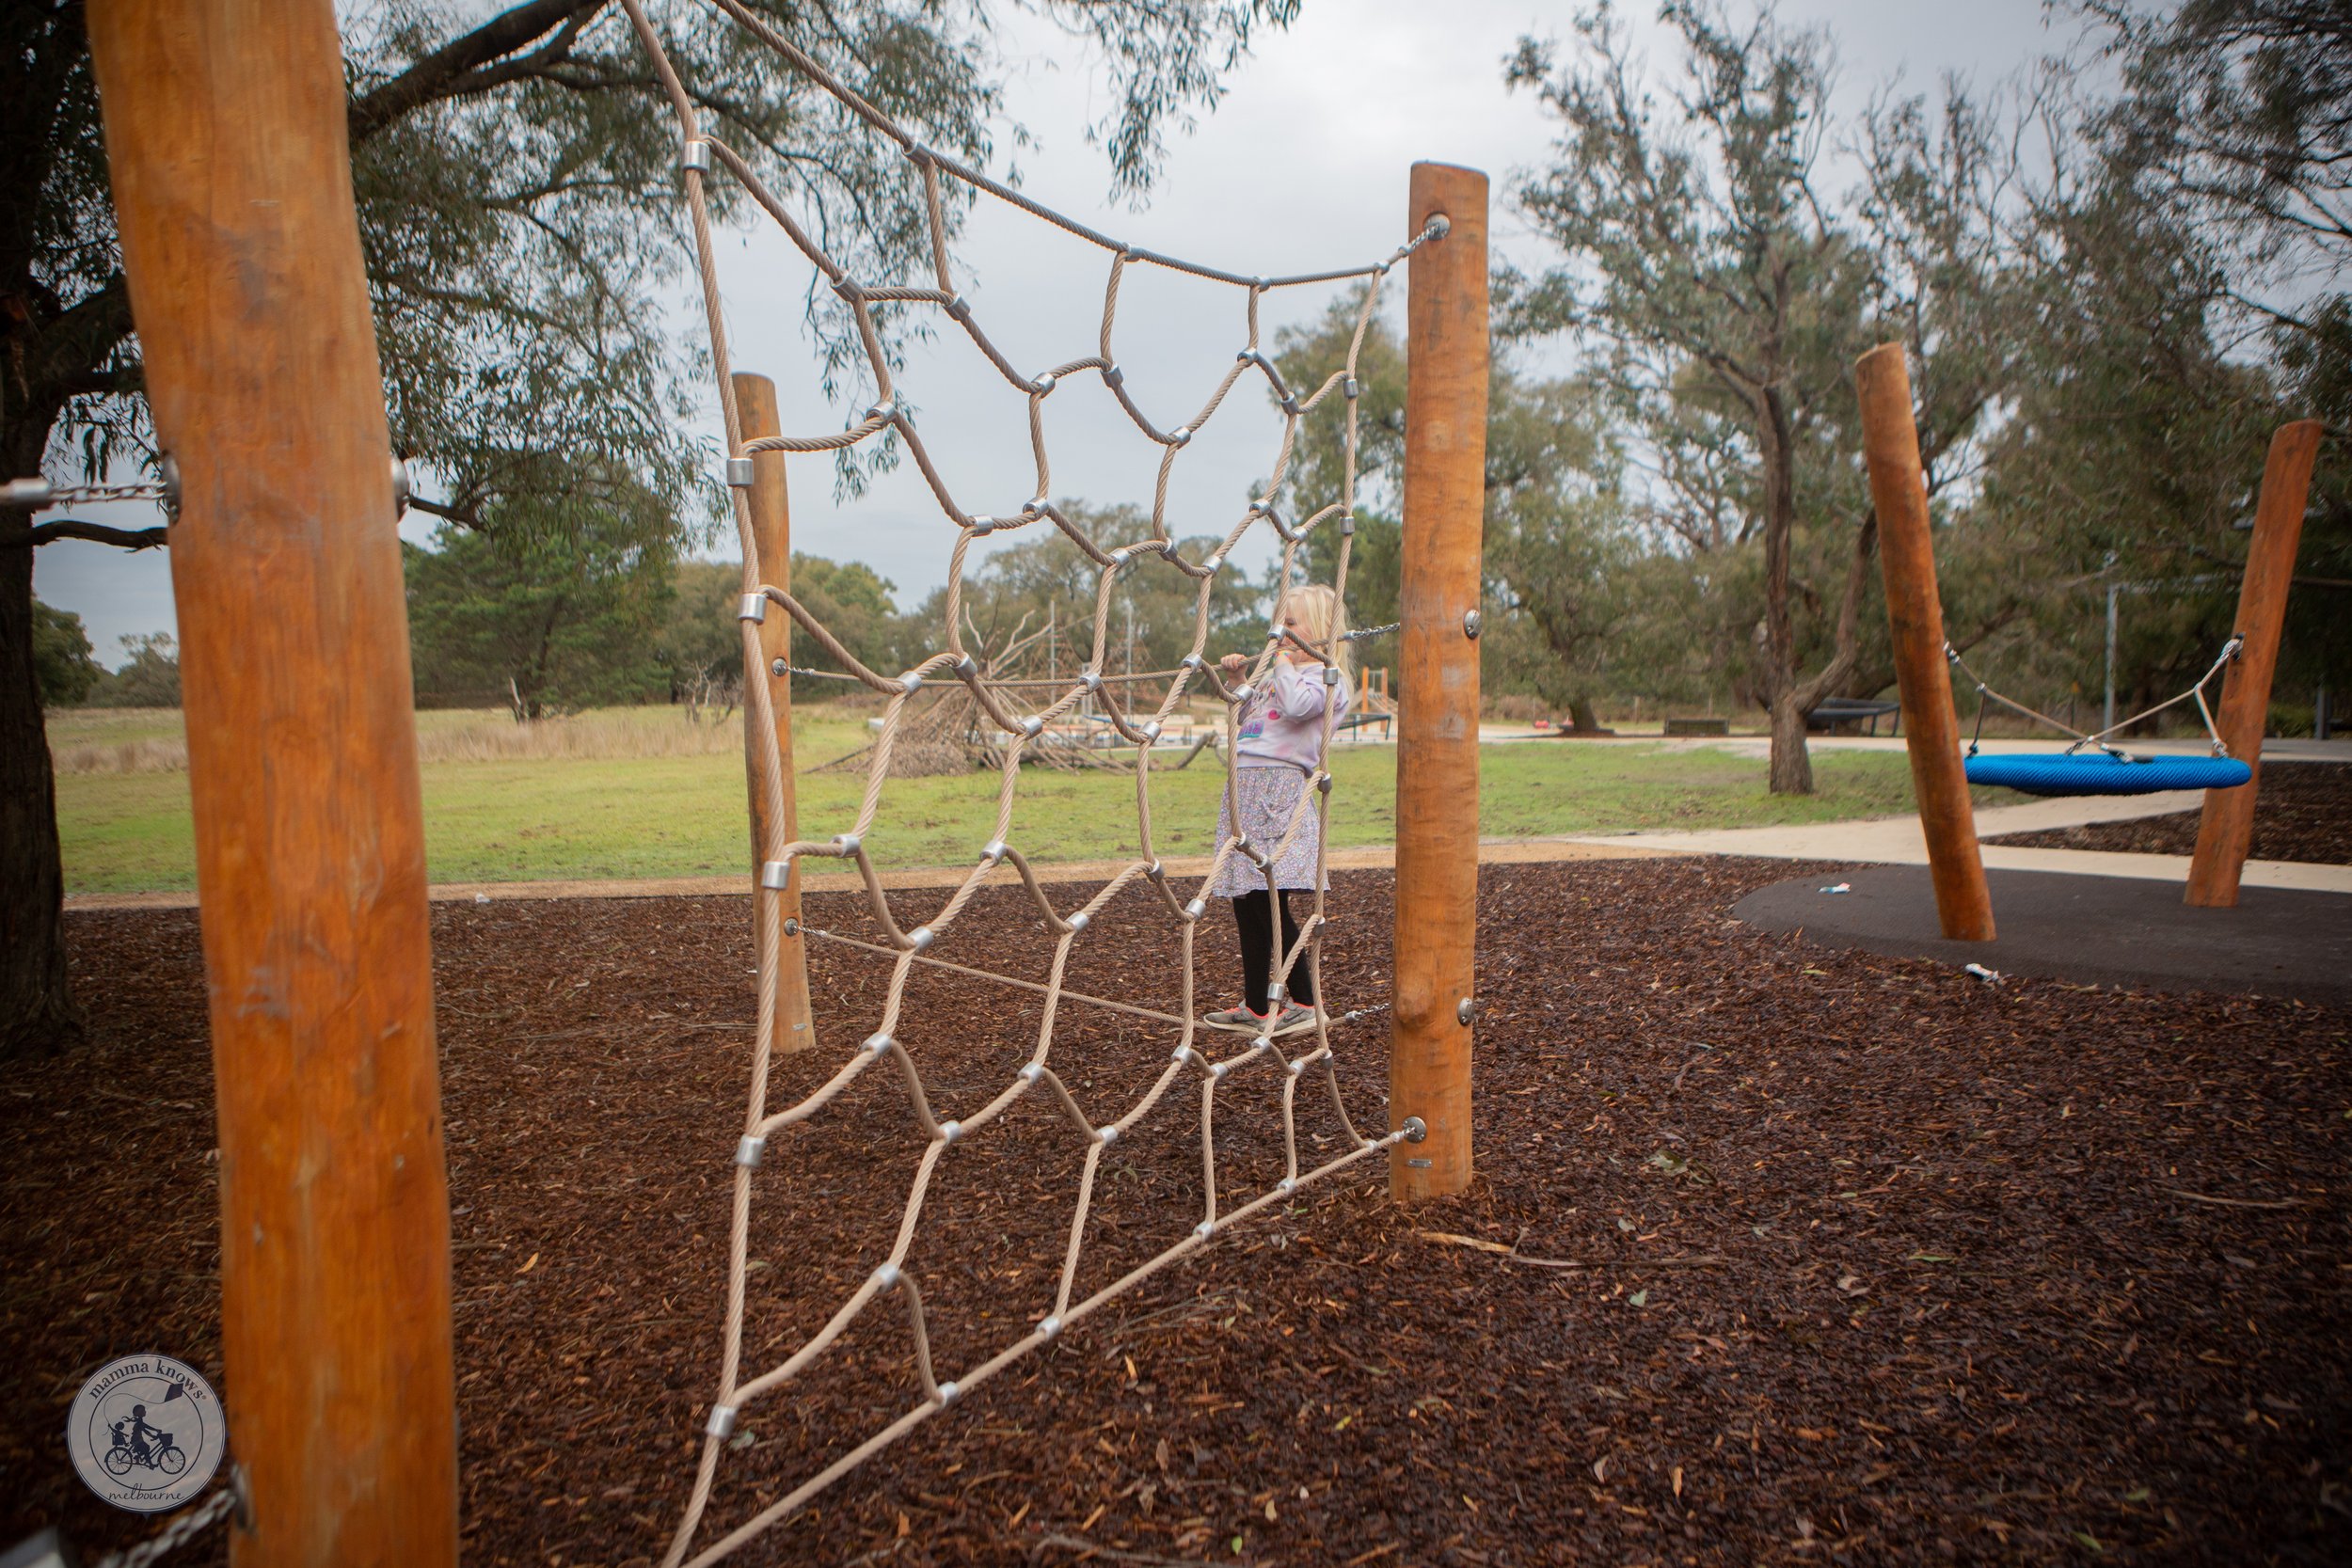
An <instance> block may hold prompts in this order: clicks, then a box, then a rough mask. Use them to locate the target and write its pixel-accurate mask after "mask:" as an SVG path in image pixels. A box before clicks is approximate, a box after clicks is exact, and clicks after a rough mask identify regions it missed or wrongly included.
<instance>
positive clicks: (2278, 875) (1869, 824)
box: [1570, 789, 2352, 893]
mask: <svg viewBox="0 0 2352 1568" xmlns="http://www.w3.org/2000/svg"><path fill="white" fill-rule="evenodd" d="M2203 803H2204V792H2203V791H2202V790H2196V789H2175V790H2166V791H2164V792H2162V793H2159V794H2154V795H2129V796H2105V797H2102V796H2083V797H2074V798H2069V799H2065V800H2034V801H2029V802H2027V803H2026V804H2025V805H2020V806H1993V807H1989V808H1987V809H1985V810H1982V811H1979V812H1978V813H1977V835H1978V836H1979V838H1994V837H1997V836H1999V835H2001V834H2004V833H2029V832H2042V831H2045V830H2048V829H2053V828H2078V827H2083V826H2086V825H2088V824H2090V823H2093V822H2128V821H2132V820H2134V819H2136V818H2138V817H2142V816H2169V815H2170V814H2171V813H2173V812H2183V811H2195V810H2197V809H2198V808H2199V807H2200V806H2201V805H2203ZM1570 842H1573V843H1577V844H1582V845H1587V846H1593V847H1601V846H1613V847H1622V848H1627V849H1646V850H1652V851H1655V852H1658V853H1662V854H1673V855H1754V856H1756V857H1757V858H1759V859H1762V860H1786V861H1859V862H1862V863H1866V864H1871V865H1925V864H1927V863H1928V844H1927V838H1926V836H1925V835H1924V834H1923V833H1922V832H1920V829H1919V819H1918V817H1916V816H1879V817H1871V818H1868V819H1867V820H1863V821H1858V822H1817V823H1811V824H1807V825H1804V826H1796V827H1782V828H1722V829H1716V830H1713V831H1710V832H1688V833H1662V832H1653V833H1610V834H1590V835H1581V836H1579V837H1577V838H1575V839H1573V840H1571V841H1570ZM1984 863H1985V866H1986V868H1987V869H1988V870H1994V871H2057V872H2065V873H2069V874H2071V875H2074V876H2077V877H2126V878H2134V879H2142V880H2147V881H2156V882H2174V883H2180V884H2184V885H2185V884H2186V882H2187V881H2188V857H2187V856H2186V855H2136V854H2125V853H2122V852H2120V851H2115V850H2102V849H2031V848H2026V847H2021V846H2016V845H2006V844H1988V845H1986V846H1985V847H1984ZM2239 880H2240V882H2241V884H2242V885H2244V886H2247V887H2269V888H2290V889H2296V890H2298V891H2305V892H2312V893H2352V865H2311V864H2306V863H2302V862H2299V861H2251V860H2249V861H2248V862H2247V863H2246V870H2245V874H2244V875H2243V876H2242V877H2241V878H2240V879H2239Z"/></svg>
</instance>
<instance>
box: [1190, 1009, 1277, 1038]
mask: <svg viewBox="0 0 2352 1568" xmlns="http://www.w3.org/2000/svg"><path fill="white" fill-rule="evenodd" d="M1200 1022H1203V1023H1206V1024H1208V1025H1209V1026H1211V1027H1212V1028H1216V1029H1243V1030H1247V1031H1248V1032H1249V1033H1250V1034H1253V1035H1254V1034H1256V1033H1257V1032H1258V1031H1259V1030H1261V1029H1263V1028H1264V1027H1265V1014H1263V1013H1253V1012H1251V1011H1250V1010H1249V1009H1248V1008H1247V1007H1228V1008H1226V1009H1225V1010H1224V1011H1223V1012H1221V1013H1211V1014H1209V1015H1208V1016H1207V1017H1205V1018H1203V1019H1202V1020H1201V1021H1200Z"/></svg>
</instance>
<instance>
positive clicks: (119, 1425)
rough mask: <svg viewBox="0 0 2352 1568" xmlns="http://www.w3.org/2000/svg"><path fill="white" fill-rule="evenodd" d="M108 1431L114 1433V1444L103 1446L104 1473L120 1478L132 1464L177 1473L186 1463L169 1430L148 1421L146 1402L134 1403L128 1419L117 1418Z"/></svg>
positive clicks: (185, 1456) (129, 1469)
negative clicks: (154, 1425)
mask: <svg viewBox="0 0 2352 1568" xmlns="http://www.w3.org/2000/svg"><path fill="white" fill-rule="evenodd" d="M107 1430H108V1431H110V1432H112V1433H114V1439H115V1442H114V1447H113V1448H111V1449H107V1450H106V1457H105V1461H104V1463H105V1465H106V1473H107V1474H108V1475H110V1476H113V1477H115V1478H116V1479H117V1480H119V1479H121V1478H122V1477H124V1476H127V1475H129V1474H130V1473H131V1471H132V1469H133V1468H134V1467H136V1468H139V1469H143V1470H160V1471H162V1472H163V1473H164V1474H165V1475H167V1476H176V1475H178V1474H179V1473H180V1472H181V1471H183V1470H184V1469H186V1468H187V1467H188V1456H187V1454H186V1453H185V1452H183V1450H182V1449H181V1447H180V1445H179V1444H178V1443H177V1442H176V1441H174V1440H173V1438H172V1435H171V1433H168V1432H166V1431H164V1430H163V1429H162V1428H160V1427H151V1426H149V1425H148V1424H147V1406H145V1405H143V1404H135V1405H133V1406H132V1407H131V1414H130V1416H129V1418H127V1419H124V1420H119V1421H117V1422H115V1423H113V1425H111V1426H110V1427H108V1428H107Z"/></svg>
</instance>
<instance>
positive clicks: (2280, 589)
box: [2183, 420, 2323, 910]
mask: <svg viewBox="0 0 2352 1568" xmlns="http://www.w3.org/2000/svg"><path fill="white" fill-rule="evenodd" d="M2322 428H2323V427H2322V426H2321V424H2320V422H2319V421H2318V420H2296V422H2295V423H2293V424H2291V425H2284V426H2281V427H2280V431H2279V434H2278V435H2276V436H2272V437H2271V438H2270V459H2269V461H2268V462H2267V463H2266V464H2265V465H2264V467H2263V489H2262V499H2260V500H2259V501H2257V502H2256V503H2255V507H2254V537H2253V539H2252V540H2251V541H2250V542H2249V544H2248V546H2247V550H2246V576H2245V578H2244V579H2243V580H2242V581H2241V582H2240V584H2239V587H2238V597H2237V633H2238V635H2239V636H2240V637H2243V638H2244V639H2246V645H2245V647H2243V648H2241V649H2240V650H2239V651H2238V657H2237V658H2236V661H2235V662H2233V664H2232V665H2231V666H2230V668H2229V669H2228V671H2226V672H2225V673H2223V674H2222V677H2221V711H2220V712H2219V713H2217V715H2215V721H2214V727H2215V728H2216V729H2217V730H2218V731H2220V732H2221V739H2222V742H2223V743H2224V744H2225V745H2227V746H2228V747H2229V748H2230V754H2231V755H2232V756H2233V757H2236V758H2238V759H2239V760H2240V761H2242V762H2244V763H2245V764H2246V765H2247V766H2248V767H2249V768H2252V769H2253V770H2254V776H2253V777H2252V778H2251V779H2249V780H2248V781H2247V782H2246V783H2245V784H2241V785H2239V786H2238V787H2237V788H2235V789H2209V790H2207V791H2205V812H2204V815H2203V816H2201V817H2200V818H2199V819H2198V823H2197V853H2196V855H2195V857H2194V858H2193V859H2191V860H2190V862H2189V866H2188V892H2187V894H2186V895H2185V898H2184V900H2183V901H2184V902H2185V903H2189V904H2194V905H2197V906H2199V907H2201V908H2204V909H2216V910H2228V909H2235V908H2236V907H2237V879H2238V875H2239V873H2241V872H2243V871H2244V870H2245V869H2246V856H2247V852H2248V850H2249V849H2250V848H2251V847H2253V842H2254V791H2255V790H2256V789H2257V788H2258V787H2260V785H2261V784H2262V762H2263V729H2264V727H2265V724H2266V723H2267V721H2268V720H2269V717H2270V677H2271V675H2272V674H2273V673H2275V672H2276V671H2277V670H2278V667H2279V634H2280V631H2281V630H2283V629H2284V627H2285V626H2286V618H2287V590H2288V588H2289V587H2290V586H2291V585H2292V584H2293V582H2294V580H2295V548H2296V545H2298V544H2299V543H2301V541H2302V538H2303V504H2304V500H2305V498H2306V497H2307V496H2308V494H2309V493H2310V490H2311V484H2312V463H2313V462H2314V461H2315V460H2316V459H2317V457H2318V455H2319V436H2320V432H2321V430H2322Z"/></svg>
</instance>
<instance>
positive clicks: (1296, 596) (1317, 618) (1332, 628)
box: [1275, 582, 1355, 677]
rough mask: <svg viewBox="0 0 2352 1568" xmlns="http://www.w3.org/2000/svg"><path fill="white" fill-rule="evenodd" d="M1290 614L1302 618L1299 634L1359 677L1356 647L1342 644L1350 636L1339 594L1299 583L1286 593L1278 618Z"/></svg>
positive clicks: (1319, 585) (1342, 669)
mask: <svg viewBox="0 0 2352 1568" xmlns="http://www.w3.org/2000/svg"><path fill="white" fill-rule="evenodd" d="M1286 614H1288V615H1295V616H1296V617H1298V634H1299V635H1300V636H1301V637H1304V638H1305V639H1306V640H1307V641H1310V642H1312V643H1314V644H1316V646H1317V647H1319V648H1320V649H1322V651H1323V654H1324V657H1327V658H1328V659H1330V661H1331V662H1332V663H1334V664H1336V665H1338V666H1339V667H1340V673H1341V674H1343V675H1347V676H1351V677H1352V676H1353V675H1354V674H1355V644H1354V643H1352V642H1347V641H1342V639H1343V638H1345V637H1346V635H1347V607H1346V606H1345V605H1343V604H1342V603H1340V596H1339V595H1338V594H1335V593H1333V592H1332V591H1331V590H1330V589H1329V588H1327V587H1326V586H1325V585H1324V584H1322V583H1319V582H1301V583H1295V584H1293V585H1292V586H1291V587H1289V588H1287V589H1285V590H1283V593H1282V602H1281V604H1280V605H1279V606H1278V607H1277V609H1276V610H1275V618H1276V619H1277V620H1279V619H1280V618H1281V617H1282V616H1284V615H1286Z"/></svg>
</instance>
